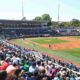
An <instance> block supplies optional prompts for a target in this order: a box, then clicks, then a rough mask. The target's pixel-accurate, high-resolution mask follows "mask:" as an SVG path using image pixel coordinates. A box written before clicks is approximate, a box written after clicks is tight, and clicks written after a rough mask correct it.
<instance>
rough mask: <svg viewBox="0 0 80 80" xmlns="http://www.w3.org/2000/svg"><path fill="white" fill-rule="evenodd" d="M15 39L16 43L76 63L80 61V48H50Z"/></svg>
mask: <svg viewBox="0 0 80 80" xmlns="http://www.w3.org/2000/svg"><path fill="white" fill-rule="evenodd" d="M13 41H14V42H15V43H17V44H18V45H20V46H22V47H25V48H31V49H35V50H37V51H40V52H47V53H48V54H54V55H56V56H59V57H61V58H64V59H66V60H72V61H74V62H76V63H80V48H77V49H65V50H50V49H48V48H44V47H40V46H38V45H34V44H32V43H25V41H24V40H22V39H16V40H13Z"/></svg>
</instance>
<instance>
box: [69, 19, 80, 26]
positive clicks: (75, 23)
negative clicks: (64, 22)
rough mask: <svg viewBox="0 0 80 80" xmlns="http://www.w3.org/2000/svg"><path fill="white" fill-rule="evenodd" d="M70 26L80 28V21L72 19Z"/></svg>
mask: <svg viewBox="0 0 80 80" xmlns="http://www.w3.org/2000/svg"><path fill="white" fill-rule="evenodd" d="M70 24H71V26H73V27H78V26H80V21H79V20H78V19H72V20H71V22H70Z"/></svg>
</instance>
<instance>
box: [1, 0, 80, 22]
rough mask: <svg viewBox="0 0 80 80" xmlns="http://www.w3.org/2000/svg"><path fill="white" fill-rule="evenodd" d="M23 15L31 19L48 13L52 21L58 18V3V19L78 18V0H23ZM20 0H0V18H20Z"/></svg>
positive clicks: (79, 2) (79, 1)
mask: <svg viewBox="0 0 80 80" xmlns="http://www.w3.org/2000/svg"><path fill="white" fill-rule="evenodd" d="M23 1H24V16H25V17H26V19H27V20H32V19H33V18H35V17H36V16H41V15H42V14H44V13H47V14H50V16H51V18H52V20H53V21H57V20H58V4H60V11H59V14H60V21H70V20H72V19H73V18H75V19H80V0H23ZM21 18H22V0H0V19H14V20H16V19H21Z"/></svg>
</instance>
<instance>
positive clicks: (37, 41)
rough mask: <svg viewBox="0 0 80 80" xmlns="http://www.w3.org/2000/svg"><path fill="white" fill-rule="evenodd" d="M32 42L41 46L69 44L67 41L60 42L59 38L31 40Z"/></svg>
mask: <svg viewBox="0 0 80 80" xmlns="http://www.w3.org/2000/svg"><path fill="white" fill-rule="evenodd" d="M31 41H33V42H36V43H40V44H56V43H63V42H69V41H67V40H60V39H58V38H38V39H31Z"/></svg>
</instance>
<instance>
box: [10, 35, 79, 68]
mask: <svg viewBox="0 0 80 80" xmlns="http://www.w3.org/2000/svg"><path fill="white" fill-rule="evenodd" d="M11 42H12V43H15V44H17V45H20V46H22V47H25V48H30V49H34V50H37V51H40V52H42V53H44V54H47V55H48V56H50V57H52V58H55V59H56V60H63V61H65V62H68V63H71V62H72V63H74V64H75V65H77V66H79V67H80V37H78V36H76V37H75V36H73V37H47V38H46V37H44V38H43V37H42V38H25V39H14V40H11Z"/></svg>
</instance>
